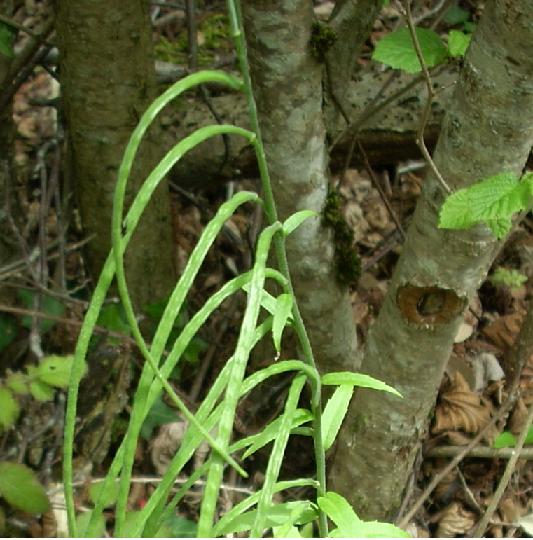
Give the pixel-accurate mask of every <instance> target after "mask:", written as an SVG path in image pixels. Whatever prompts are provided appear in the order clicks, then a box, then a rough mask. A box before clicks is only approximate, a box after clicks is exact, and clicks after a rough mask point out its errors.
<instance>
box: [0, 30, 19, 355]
mask: <svg viewBox="0 0 533 540" xmlns="http://www.w3.org/2000/svg"><path fill="white" fill-rule="evenodd" d="M0 24H1V23H0ZM16 335H17V325H16V323H15V319H14V318H13V317H10V316H9V315H5V314H4V313H0V352H2V350H3V349H5V348H6V347H7V346H8V345H9V344H10V343H11V342H12V341H13V340H14V339H15V337H16Z"/></svg>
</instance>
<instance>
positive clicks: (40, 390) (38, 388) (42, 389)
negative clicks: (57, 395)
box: [30, 381, 55, 401]
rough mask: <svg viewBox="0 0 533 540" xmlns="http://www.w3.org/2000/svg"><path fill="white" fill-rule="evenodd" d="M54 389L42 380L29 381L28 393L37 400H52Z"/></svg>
mask: <svg viewBox="0 0 533 540" xmlns="http://www.w3.org/2000/svg"><path fill="white" fill-rule="evenodd" d="M54 392H55V391H54V389H53V388H52V387H51V386H49V385H48V384H46V383H44V382H42V381H33V382H31V383H30V393H31V395H32V396H33V398H34V399H36V400H37V401H52V399H54Z"/></svg>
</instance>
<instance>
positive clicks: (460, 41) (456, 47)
mask: <svg viewBox="0 0 533 540" xmlns="http://www.w3.org/2000/svg"><path fill="white" fill-rule="evenodd" d="M471 39H472V36H471V35H470V34H465V33H464V32H459V31H458V30H451V31H450V33H449V34H448V49H449V51H450V56H454V57H456V56H464V55H465V53H466V49H468V46H469V45H470V40H471Z"/></svg>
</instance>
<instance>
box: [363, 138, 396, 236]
mask: <svg viewBox="0 0 533 540" xmlns="http://www.w3.org/2000/svg"><path fill="white" fill-rule="evenodd" d="M357 146H358V148H359V152H361V156H362V158H363V162H364V164H365V169H366V171H367V172H368V174H369V176H370V178H371V180H372V183H373V184H374V187H375V188H376V189H377V190H378V193H379V196H380V197H381V200H382V201H383V204H384V205H385V207H386V208H387V211H388V212H389V215H390V217H391V218H392V221H394V224H395V225H396V228H397V229H398V232H399V233H400V236H401V237H402V240H403V241H405V231H404V230H403V227H402V224H401V223H400V220H399V219H398V216H397V215H396V212H395V211H394V209H393V208H392V206H391V204H390V202H389V199H388V197H387V195H386V194H385V192H384V191H383V188H382V187H381V185H380V183H379V182H378V179H377V178H376V175H375V174H374V171H373V169H372V167H371V166H370V162H369V161H368V156H367V155H366V152H365V149H364V148H363V145H362V144H361V141H359V139H357Z"/></svg>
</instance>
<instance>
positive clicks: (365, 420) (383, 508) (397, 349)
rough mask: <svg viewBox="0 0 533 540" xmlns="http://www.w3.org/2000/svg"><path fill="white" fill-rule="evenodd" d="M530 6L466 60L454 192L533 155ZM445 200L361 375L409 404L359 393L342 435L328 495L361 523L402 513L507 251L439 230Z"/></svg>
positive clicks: (425, 217) (410, 242)
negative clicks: (482, 290)
mask: <svg viewBox="0 0 533 540" xmlns="http://www.w3.org/2000/svg"><path fill="white" fill-rule="evenodd" d="M532 12H533V0H515V1H514V2H508V1H506V0H495V1H491V2H487V3H486V4H485V12H484V14H483V18H482V20H481V22H480V24H479V27H478V29H477V30H476V32H475V34H474V36H473V40H472V44H471V46H470V49H469V51H468V53H467V55H466V58H465V63H464V68H463V69H462V71H461V74H460V78H459V82H458V83H457V87H456V89H455V93H454V96H453V99H452V101H451V103H450V105H449V110H448V113H447V115H446V117H445V119H444V122H443V126H442V130H441V135H440V138H439V141H438V143H437V148H436V150H435V156H434V159H435V163H436V165H437V167H438V169H439V170H440V172H441V173H442V176H443V177H444V178H445V179H446V181H447V182H448V184H449V185H450V186H451V187H452V188H453V189H459V188H462V187H465V186H467V185H470V184H472V183H473V182H475V181H477V180H479V179H482V178H486V177H488V176H490V175H493V174H496V173H499V172H503V171H509V172H514V173H516V174H520V173H521V171H522V168H523V166H524V164H525V162H526V159H527V157H528V154H529V152H530V149H531V145H532V143H533V122H532V117H531V111H533V55H531V50H530V47H528V46H525V44H531V43H533V20H532V19H531V13H532ZM444 198H445V193H444V191H443V189H442V188H441V186H440V184H439V183H438V182H437V180H436V179H435V177H434V175H433V174H428V175H427V177H426V181H425V185H424V190H423V193H422V195H421V198H420V200H419V202H418V205H417V209H416V212H415V215H414V218H413V222H412V224H411V226H410V228H409V232H408V237H407V241H406V244H405V246H404V248H403V252H402V255H401V257H400V260H399V262H398V265H397V268H396V270H395V272H394V276H393V279H392V282H391V284H390V285H389V289H388V293H387V297H386V299H385V302H384V305H383V307H382V309H381V312H380V314H379V317H378V319H377V321H376V323H375V324H374V326H373V328H372V329H371V331H370V333H369V336H368V343H367V348H366V355H365V358H364V361H363V366H362V371H363V372H365V373H368V374H370V375H372V376H373V377H377V378H378V379H382V380H384V381H385V382H387V383H388V384H390V385H393V386H394V387H395V388H397V389H398V390H399V391H400V392H401V393H402V394H403V396H404V398H403V399H399V398H396V397H393V396H389V395H386V394H383V393H378V392H371V391H366V390H359V391H357V393H356V396H355V398H354V400H353V401H352V403H351V406H350V409H349V413H348V416H347V419H346V421H345V423H344V425H343V428H342V430H341V434H340V438H339V444H338V448H337V452H336V455H335V460H334V464H333V468H332V470H331V475H330V478H331V482H330V487H331V488H333V489H334V490H336V491H338V492H340V493H341V494H342V495H344V496H345V497H347V498H348V500H349V501H350V502H351V503H352V504H353V505H354V508H355V509H356V510H357V512H358V513H359V514H360V515H361V516H362V517H364V518H379V519H393V518H394V517H395V513H396V512H397V510H398V508H399V506H400V503H401V500H402V496H403V492H404V488H405V485H406V483H407V479H408V476H409V474H411V470H412V466H413V462H414V459H415V456H416V453H417V450H418V448H419V443H420V441H422V440H423V438H424V435H425V433H426V428H427V424H428V418H429V415H430V413H431V410H432V408H433V406H434V404H435V399H436V395H437V391H438V388H439V384H440V381H441V378H442V375H443V371H444V368H445V365H446V362H447V360H448V358H449V355H450V351H451V347H452V344H453V340H454V337H455V335H456V331H457V329H458V326H459V324H460V323H461V321H462V317H463V311H464V308H465V307H466V305H467V302H468V298H469V297H470V296H471V294H472V293H474V292H475V291H476V289H477V288H478V287H479V285H480V284H481V282H482V281H483V280H484V278H485V276H486V274H487V271H488V269H489V267H490V265H491V263H492V261H493V258H494V256H495V253H496V252H497V250H498V248H499V247H500V245H501V244H500V242H497V241H496V240H495V239H494V237H493V236H492V235H491V234H490V232H489V230H488V229H487V228H486V227H484V226H478V227H476V228H473V229H471V230H469V231H450V230H441V229H438V228H437V222H438V212H439V208H440V207H441V205H442V202H443V200H444Z"/></svg>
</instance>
